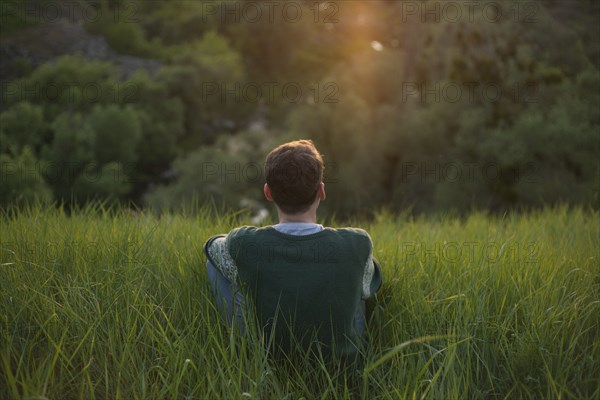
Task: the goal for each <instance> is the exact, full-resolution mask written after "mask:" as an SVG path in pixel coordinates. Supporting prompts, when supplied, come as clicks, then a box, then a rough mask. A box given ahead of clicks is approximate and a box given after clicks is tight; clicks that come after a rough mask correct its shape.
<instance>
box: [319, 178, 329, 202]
mask: <svg viewBox="0 0 600 400" xmlns="http://www.w3.org/2000/svg"><path fill="white" fill-rule="evenodd" d="M317 196H318V197H319V200H321V201H323V200H325V199H326V198H327V194H326V193H325V184H324V183H323V182H321V184H320V185H319V189H318V190H317Z"/></svg>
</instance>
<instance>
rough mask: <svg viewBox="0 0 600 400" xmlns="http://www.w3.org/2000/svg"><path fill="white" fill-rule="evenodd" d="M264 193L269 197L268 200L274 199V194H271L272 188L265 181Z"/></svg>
mask: <svg viewBox="0 0 600 400" xmlns="http://www.w3.org/2000/svg"><path fill="white" fill-rule="evenodd" d="M263 193H264V194H265V197H266V198H267V200H269V201H271V202H272V201H273V196H271V189H269V185H267V184H266V183H265V186H264V187H263Z"/></svg>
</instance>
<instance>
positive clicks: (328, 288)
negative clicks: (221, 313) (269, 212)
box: [207, 227, 381, 356]
mask: <svg viewBox="0 0 600 400" xmlns="http://www.w3.org/2000/svg"><path fill="white" fill-rule="evenodd" d="M217 239H219V240H220V241H221V245H220V246H219V244H216V246H212V247H214V249H212V251H211V246H210V243H211V240H209V242H207V246H209V248H208V249H207V250H208V251H207V256H208V258H209V261H211V262H213V263H214V264H215V265H218V264H219V263H222V261H221V260H219V257H222V254H224V252H223V250H224V251H225V254H226V255H228V256H230V257H231V260H230V262H232V263H233V264H234V265H235V268H236V274H237V277H238V278H239V279H238V281H239V282H240V283H241V284H242V285H243V286H244V287H245V289H246V290H247V293H248V295H249V297H250V298H251V300H252V304H253V306H254V307H255V310H256V315H257V319H258V322H259V324H260V326H261V328H263V330H264V332H265V333H266V334H269V333H271V330H273V328H274V330H273V331H274V333H275V337H276V341H277V343H278V344H279V345H280V346H281V347H283V348H288V347H289V344H290V341H291V340H298V341H299V342H300V343H301V344H302V345H303V347H308V346H309V344H310V343H311V341H312V340H314V339H316V340H317V341H318V342H320V343H322V344H323V345H325V347H324V348H322V351H324V352H329V351H331V350H334V351H335V353H337V354H338V355H345V356H348V355H352V354H355V353H356V346H357V342H358V339H359V336H360V335H359V332H357V331H356V329H355V324H354V319H355V314H356V313H357V310H358V308H359V306H360V303H361V300H362V299H364V298H368V297H370V296H371V295H373V294H374V293H375V291H376V290H377V289H378V288H379V286H380V285H381V272H380V270H379V268H378V267H377V266H376V264H374V262H373V258H372V243H371V239H370V238H369V236H368V234H367V233H366V232H365V231H363V230H361V229H352V228H344V229H331V228H324V229H322V230H321V231H319V232H316V233H312V234H308V235H298V234H294V235H292V234H287V233H283V232H280V231H278V230H277V229H275V228H274V227H265V228H255V227H242V228H238V229H235V230H233V231H231V232H230V233H229V235H227V237H226V238H223V237H220V238H217ZM219 247H220V248H221V250H218V248H219ZM217 268H219V267H217ZM232 278H233V276H232ZM274 321H276V323H275V324H274V326H273V322H274ZM290 328H291V330H290ZM290 332H291V333H292V334H293V335H292V336H290Z"/></svg>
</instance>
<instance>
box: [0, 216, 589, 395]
mask: <svg viewBox="0 0 600 400" xmlns="http://www.w3.org/2000/svg"><path fill="white" fill-rule="evenodd" d="M247 222H248V221H247V219H246V217H245V216H235V215H231V214H228V215H223V216H220V217H219V216H218V215H216V214H215V213H212V212H208V211H207V210H204V211H201V212H199V213H197V214H195V216H193V217H186V216H184V215H178V214H163V215H162V216H161V217H160V218H157V217H156V216H153V215H151V214H147V213H133V212H131V211H128V210H114V209H113V210H112V211H102V210H101V209H99V208H96V209H93V208H86V209H83V210H78V211H77V212H76V213H74V214H73V215H71V216H67V215H66V214H65V213H64V212H63V211H62V210H56V209H53V208H32V209H29V208H26V209H25V210H24V211H14V212H11V213H8V214H3V215H2V221H1V223H2V230H1V231H0V249H1V253H0V254H1V255H0V258H1V259H0V311H1V312H0V316H1V317H0V342H1V343H0V348H1V349H2V351H1V352H0V398H3V399H4V398H61V399H75V398H87V399H105V398H111V399H135V398H138V399H142V398H153V399H159V398H169V399H179V398H182V399H183V398H194V399H205V398H215V399H216V398H230V399H236V398H253V399H255V398H262V399H271V398H272V399H283V398H294V399H296V398H302V397H304V398H323V399H331V398H348V397H349V395H350V393H351V392H352V391H353V390H354V393H361V392H362V394H363V395H364V398H369V399H390V400H392V399H393V400H397V399H402V398H425V399H441V398H444V399H446V398H451V399H504V398H530V399H542V398H543V399H549V398H562V399H583V398H598V397H599V396H600V381H599V377H600V302H599V301H598V299H599V298H600V267H599V265H600V264H599V263H598V260H599V257H600V253H599V249H598V246H597V242H598V229H599V226H598V214H597V212H592V211H582V210H580V209H575V210H569V209H567V208H556V209H548V210H546V211H543V212H542V211H540V212H536V213H533V214H530V215H525V216H519V215H517V214H509V215H506V216H504V217H486V216H484V215H483V214H474V215H471V216H470V217H468V218H464V219H459V218H443V219H432V218H431V217H429V218H419V219H412V218H408V217H392V216H391V215H390V214H385V213H383V214H380V215H379V216H378V218H377V219H376V220H374V221H371V222H365V223H360V221H355V223H354V224H353V225H354V226H361V227H363V228H365V229H367V230H368V231H369V232H370V234H371V236H372V238H373V241H374V244H375V250H374V251H375V256H376V257H377V258H378V259H379V260H380V261H381V265H382V268H383V273H384V279H385V281H384V286H383V288H382V290H381V292H380V293H379V294H378V297H377V300H376V301H375V303H374V304H372V305H371V308H372V314H371V317H370V321H369V323H368V331H369V337H370V347H369V349H368V350H367V353H366V368H365V370H364V374H361V375H359V377H358V378H359V379H358V383H357V385H356V387H354V388H352V387H350V386H349V385H348V384H345V383H344V382H343V379H342V380H339V379H336V377H335V376H334V374H335V368H334V369H333V370H331V369H325V368H324V367H323V366H322V365H321V364H319V363H314V362H311V361H309V359H303V358H302V357H300V359H294V360H290V361H286V360H273V359H270V358H269V357H267V354H266V352H265V349H264V348H263V347H261V345H260V344H259V343H260V342H258V341H256V340H255V338H254V337H253V336H251V335H250V336H247V337H246V336H241V335H240V334H239V333H238V332H237V331H235V330H231V329H229V328H228V327H227V326H226V325H225V324H224V321H223V320H222V319H221V318H220V316H219V314H218V312H217V311H216V309H215V307H214V302H213V301H212V295H211V292H210V288H209V285H208V282H207V278H206V273H205V267H204V264H205V258H204V255H203V253H202V243H203V241H204V240H205V239H206V238H208V237H209V236H211V235H213V234H215V233H221V232H227V231H228V230H230V229H231V228H233V227H235V226H237V225H239V224H242V223H247ZM333 225H337V224H336V223H335V222H334V223H333ZM32 226H35V229H31V227H32ZM424 337H425V338H424ZM415 339H418V340H415ZM411 340H415V341H413V342H409V341H411ZM407 342H408V343H407ZM329 368H332V367H329Z"/></svg>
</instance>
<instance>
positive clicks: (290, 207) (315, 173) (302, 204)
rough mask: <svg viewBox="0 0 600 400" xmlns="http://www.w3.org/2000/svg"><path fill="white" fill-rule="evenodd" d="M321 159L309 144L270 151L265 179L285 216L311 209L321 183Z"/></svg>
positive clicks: (282, 147) (296, 143)
mask: <svg viewBox="0 0 600 400" xmlns="http://www.w3.org/2000/svg"><path fill="white" fill-rule="evenodd" d="M324 169H325V165H324V164H323V157H322V156H321V154H320V153H319V151H318V150H317V149H316V148H315V145H314V144H313V142H312V140H296V141H293V142H289V143H285V144H282V145H281V146H278V147H276V148H275V149H273V150H271V152H270V153H269V155H267V160H266V163H265V178H266V181H267V185H269V189H270V190H271V196H272V197H273V201H274V202H275V204H277V206H278V207H279V208H280V209H281V210H282V211H284V212H286V213H288V214H299V213H302V212H304V211H306V210H308V208H309V207H310V205H311V204H312V203H313V201H314V200H315V197H316V196H317V191H318V189H319V185H320V184H321V182H322V181H323V170H324Z"/></svg>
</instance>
